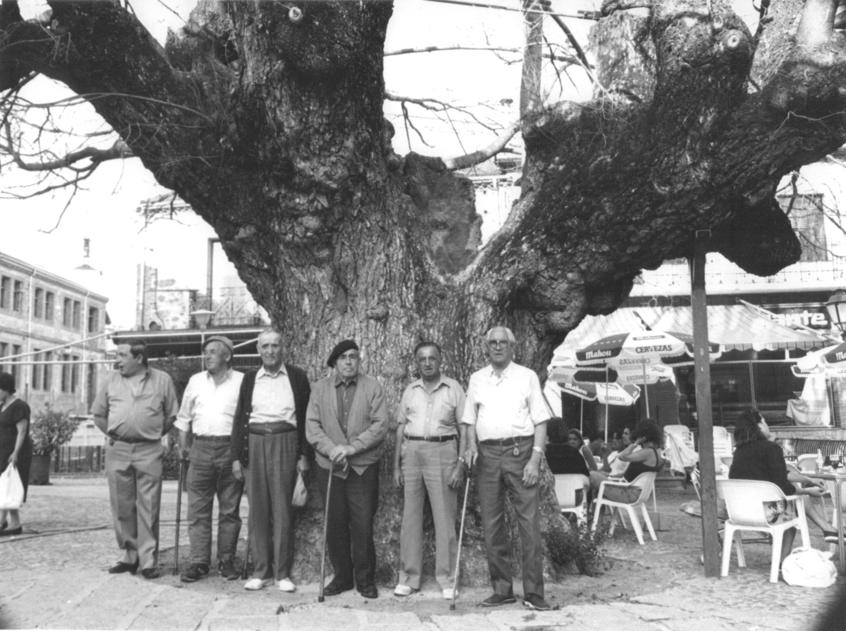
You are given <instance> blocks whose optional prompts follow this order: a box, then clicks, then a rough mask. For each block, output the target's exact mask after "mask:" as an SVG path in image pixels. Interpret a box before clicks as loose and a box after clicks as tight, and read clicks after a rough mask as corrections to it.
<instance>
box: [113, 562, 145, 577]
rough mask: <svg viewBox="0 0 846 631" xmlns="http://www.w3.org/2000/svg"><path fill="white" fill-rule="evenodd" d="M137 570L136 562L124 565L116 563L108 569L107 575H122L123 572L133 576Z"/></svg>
mask: <svg viewBox="0 0 846 631" xmlns="http://www.w3.org/2000/svg"><path fill="white" fill-rule="evenodd" d="M137 569H138V562H135V563H124V562H123V561H118V562H117V563H115V564H114V565H113V566H112V567H110V568H109V574H123V573H124V572H129V573H130V574H135V571H136V570H137Z"/></svg>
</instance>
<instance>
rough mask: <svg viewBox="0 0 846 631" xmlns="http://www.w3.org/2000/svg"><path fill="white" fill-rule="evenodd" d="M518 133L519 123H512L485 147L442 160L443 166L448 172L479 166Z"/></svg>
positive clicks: (503, 147)
mask: <svg viewBox="0 0 846 631" xmlns="http://www.w3.org/2000/svg"><path fill="white" fill-rule="evenodd" d="M518 131H520V123H519V122H517V123H512V124H511V125H509V126H508V127H507V128H506V129H505V130H504V131H503V132H502V133H501V134H500V135H499V136H497V137H496V138H495V139H494V140H493V141H492V142H491V143H490V144H488V145H487V146H486V147H484V148H482V149H479V150H477V151H474V152H472V153H468V154H465V155H462V156H455V157H452V158H444V165H445V166H446V168H447V169H448V170H450V171H457V170H458V169H466V168H468V167H471V166H474V165H477V164H481V163H482V162H484V161H485V160H488V159H490V158H492V157H493V156H495V155H496V154H498V153H499V152H500V151H502V150H503V149H505V147H506V145H508V142H509V141H510V140H511V139H512V138H513V137H514V135H515V134H516V133H517V132H518Z"/></svg>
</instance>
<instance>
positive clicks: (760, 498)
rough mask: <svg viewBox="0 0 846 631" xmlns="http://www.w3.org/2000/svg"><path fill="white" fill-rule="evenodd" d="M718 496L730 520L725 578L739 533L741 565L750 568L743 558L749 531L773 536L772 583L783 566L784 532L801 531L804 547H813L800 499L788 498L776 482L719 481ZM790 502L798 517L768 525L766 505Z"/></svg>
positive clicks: (738, 552)
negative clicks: (722, 500) (744, 543)
mask: <svg viewBox="0 0 846 631" xmlns="http://www.w3.org/2000/svg"><path fill="white" fill-rule="evenodd" d="M717 495H718V496H720V497H722V498H723V499H724V500H725V502H726V511H727V512H728V519H727V520H726V522H725V536H724V537H723V558H722V568H721V572H720V574H721V576H728V571H729V563H730V562H731V544H732V541H733V539H734V535H735V532H737V533H738V543H740V544H741V545H739V546H737V565H738V567H746V558H745V556H744V554H743V538H742V536H741V533H742V532H743V531H744V530H746V531H750V530H751V531H753V532H766V533H769V534H770V535H771V536H772V539H773V541H772V546H773V550H772V561H771V562H770V582H771V583H777V582H778V570H779V565H780V562H781V542H782V539H783V538H784V532H785V531H786V530H787V529H789V528H798V529H799V532H800V533H801V535H802V545H803V546H805V547H810V545H811V544H810V537H809V536H808V522H807V521H806V519H805V505H804V504H803V503H802V498H800V497H799V496H798V495H785V494H784V493H783V492H782V490H781V489H780V488H779V487H778V486H776V485H775V484H773V483H772V482H764V481H762V480H717ZM778 501H786V502H790V503H792V504H793V507H794V511H795V512H796V517H794V518H793V519H791V520H788V521H781V522H778V523H775V524H771V523H769V522H768V521H767V515H766V511H765V510H764V502H778Z"/></svg>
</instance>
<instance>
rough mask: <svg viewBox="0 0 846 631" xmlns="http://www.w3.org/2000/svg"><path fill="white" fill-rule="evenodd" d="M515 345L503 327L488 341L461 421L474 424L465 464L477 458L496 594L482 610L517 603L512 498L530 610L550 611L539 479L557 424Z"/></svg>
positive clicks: (525, 601) (491, 333)
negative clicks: (508, 513) (509, 512)
mask: <svg viewBox="0 0 846 631" xmlns="http://www.w3.org/2000/svg"><path fill="white" fill-rule="evenodd" d="M515 343H516V339H515V338H514V333H512V332H511V329H508V328H506V327H503V326H496V327H493V328H492V329H490V330H489V331H488V332H487V334H486V335H485V346H486V351H487V355H488V359H489V360H490V363H489V364H488V365H487V366H485V367H484V368H482V369H481V370H478V371H476V372H474V373H473V374H472V375H471V376H470V383H469V386H468V389H467V401H466V403H465V406H464V414H463V416H462V419H461V422H462V423H464V424H466V425H467V453H466V460H467V463H468V465H470V466H472V465H473V463H474V461H476V460H477V458H478V463H479V467H478V472H477V478H476V488H477V489H478V494H479V508H480V511H481V517H482V526H483V528H484V531H485V548H486V551H487V556H488V567H489V569H490V575H491V584H492V586H493V590H494V593H493V594H492V595H491V596H489V597H488V598H487V599H485V600H484V601H482V603H481V605H482V606H483V607H496V606H499V605H505V604H509V603H514V602H516V598H515V597H514V592H513V588H512V576H511V541H510V539H509V536H508V529H507V526H506V522H505V492H508V494H509V496H510V497H511V502H512V504H513V505H514V512H515V514H516V517H517V521H518V524H519V530H520V543H521V549H522V553H523V555H522V556H523V558H522V568H523V605H524V606H525V607H527V608H529V609H535V610H538V611H546V610H548V609H550V606H549V604H548V603H547V602H546V600H544V585H543V543H542V541H541V531H540V513H539V494H538V479H539V477H540V462H541V458H543V453H544V446H545V443H546V422H547V421H548V420H549V418H550V414H549V409H548V408H547V406H546V404H545V402H544V399H543V394H542V393H541V387H540V380H539V379H538V376H537V375H536V374H535V373H534V372H533V371H532V370H530V369H528V368H526V367H525V366H521V365H519V364H516V363H514V362H513V361H512V359H513V357H514V346H515Z"/></svg>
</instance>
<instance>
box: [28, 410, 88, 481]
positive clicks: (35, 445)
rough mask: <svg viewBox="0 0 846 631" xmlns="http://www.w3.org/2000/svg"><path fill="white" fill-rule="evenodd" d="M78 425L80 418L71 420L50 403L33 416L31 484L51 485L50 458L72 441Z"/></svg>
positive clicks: (31, 431)
mask: <svg viewBox="0 0 846 631" xmlns="http://www.w3.org/2000/svg"><path fill="white" fill-rule="evenodd" d="M78 425H79V419H78V418H71V416H70V414H68V413H67V412H60V411H58V410H54V409H53V408H52V407H51V406H50V404H49V403H47V404H45V405H44V408H43V409H41V410H39V411H38V412H35V413H34V414H33V416H32V419H31V420H30V424H29V436H30V439H31V440H32V465H31V466H30V470H29V483H30V484H49V483H50V457H51V455H52V454H53V451H55V450H56V449H57V448H58V447H60V446H61V445H64V444H65V443H66V442H68V441H69V440H70V439H71V436H73V433H74V432H75V431H76V428H77V426H78Z"/></svg>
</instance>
